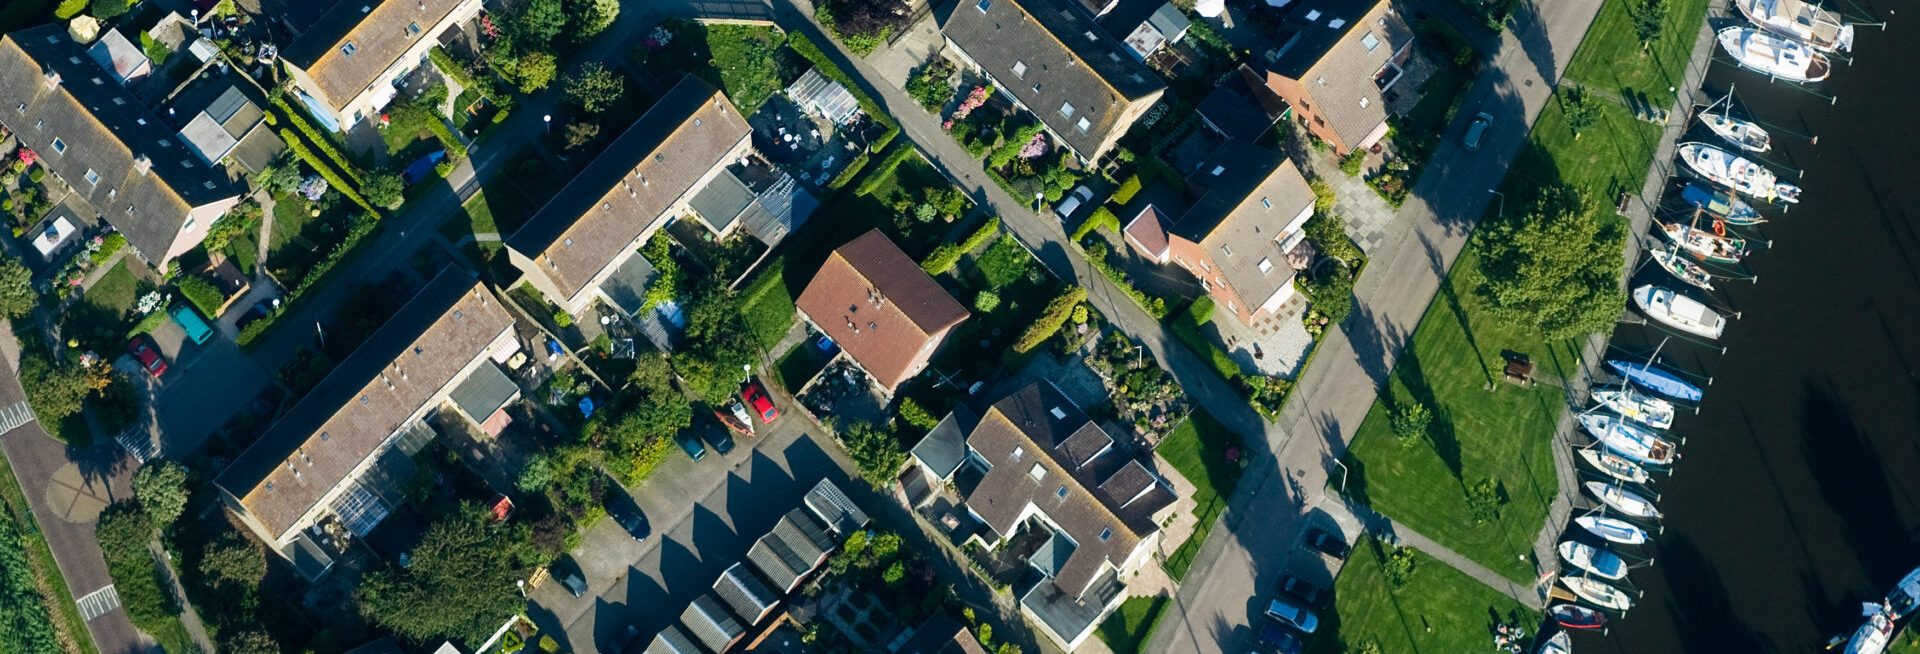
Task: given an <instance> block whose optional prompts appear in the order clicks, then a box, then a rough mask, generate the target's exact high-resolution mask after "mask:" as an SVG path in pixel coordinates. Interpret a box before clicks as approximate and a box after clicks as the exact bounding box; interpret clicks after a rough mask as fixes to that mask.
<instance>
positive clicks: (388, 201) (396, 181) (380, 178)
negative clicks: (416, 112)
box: [366, 119, 439, 210]
mask: <svg viewBox="0 0 1920 654" xmlns="http://www.w3.org/2000/svg"><path fill="white" fill-rule="evenodd" d="M434 122H436V123H437V122H439V121H438V119H436V120H435V121H434ZM405 190H406V183H405V182H402V181H400V176H399V175H396V174H393V173H375V174H374V175H373V179H371V180H368V181H367V187H366V192H367V201H368V202H372V203H374V204H377V205H380V207H381V208H383V209H388V210H392V209H396V208H399V207H400V203H402V202H406V200H407V197H406V194H405Z"/></svg>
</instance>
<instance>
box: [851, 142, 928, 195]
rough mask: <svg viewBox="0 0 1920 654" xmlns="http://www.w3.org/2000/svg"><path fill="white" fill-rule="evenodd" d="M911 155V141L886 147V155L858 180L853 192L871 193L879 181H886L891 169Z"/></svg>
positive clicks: (856, 193)
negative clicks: (863, 177) (864, 176)
mask: <svg viewBox="0 0 1920 654" xmlns="http://www.w3.org/2000/svg"><path fill="white" fill-rule="evenodd" d="M913 155H914V151H913V141H911V140H903V141H900V142H898V143H894V144H893V145H892V146H891V147H890V148H888V149H887V156H885V157H882V158H881V159H880V165H878V166H875V167H874V168H873V172H872V173H871V174H868V175H867V178H866V179H863V180H860V185H859V186H856V187H854V188H853V193H854V194H855V195H872V194H873V190H874V189H877V188H880V183H881V182H884V181H887V176H888V175H892V174H893V171H894V170H895V169H898V168H899V167H900V164H903V163H906V161H907V157H911V156H913ZM848 168H852V166H848Z"/></svg>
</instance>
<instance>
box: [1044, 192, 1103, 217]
mask: <svg viewBox="0 0 1920 654" xmlns="http://www.w3.org/2000/svg"><path fill="white" fill-rule="evenodd" d="M1091 201H1093V189H1090V188H1087V187H1085V186H1081V187H1080V188H1077V189H1074V190H1073V192H1072V193H1068V194H1067V197H1064V198H1060V204H1059V205H1056V206H1055V207H1054V208H1053V212H1054V213H1056V214H1059V215H1060V222H1066V221H1067V219H1068V218H1071V217H1073V212H1074V211H1075V210H1077V209H1079V208H1080V205H1083V204H1086V203H1088V202H1091Z"/></svg>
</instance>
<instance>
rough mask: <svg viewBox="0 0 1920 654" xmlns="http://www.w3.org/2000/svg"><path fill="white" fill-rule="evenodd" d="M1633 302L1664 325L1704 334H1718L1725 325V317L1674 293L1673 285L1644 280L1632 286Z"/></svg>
mask: <svg viewBox="0 0 1920 654" xmlns="http://www.w3.org/2000/svg"><path fill="white" fill-rule="evenodd" d="M1633 303H1634V304H1635V305H1638V306H1639V307H1640V310H1641V311H1642V312H1645V313H1646V314H1647V317H1649V318H1652V319H1654V320H1658V321H1660V323H1661V324H1664V325H1666V326H1668V327H1672V328H1674V329H1678V330H1680V331H1683V332H1686V333H1689V334H1693V335H1696V336H1704V337H1706V338H1720V335H1721V334H1722V333H1724V332H1725V331H1726V329H1727V318H1726V316H1722V315H1720V314H1718V313H1715V312H1714V310H1712V309H1709V308H1707V305H1705V304H1701V303H1700V301H1699V300H1695V299H1693V298H1690V297H1687V296H1685V295H1681V294H1679V293H1675V292H1674V291H1673V289H1670V288H1661V287H1659V286H1654V285H1652V284H1648V285H1646V286H1642V287H1640V288H1636V289H1633Z"/></svg>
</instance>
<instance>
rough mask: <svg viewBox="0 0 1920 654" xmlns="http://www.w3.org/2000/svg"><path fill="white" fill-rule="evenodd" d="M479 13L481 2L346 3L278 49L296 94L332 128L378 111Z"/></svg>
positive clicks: (408, 0)
mask: <svg viewBox="0 0 1920 654" xmlns="http://www.w3.org/2000/svg"><path fill="white" fill-rule="evenodd" d="M479 14H480V0H346V1H344V2H338V3H337V4H335V5H334V6H333V8H332V9H330V10H328V11H327V12H326V13H324V14H320V15H319V16H318V17H317V18H315V19H313V20H312V22H311V24H310V25H305V26H304V28H305V29H304V31H301V32H300V35H299V37H298V38H296V39H294V41H293V42H292V43H290V44H288V45H287V47H286V49H285V50H283V51H281V53H280V59H281V61H282V62H283V63H285V64H286V70H287V75H288V76H289V77H290V78H292V81H293V86H294V96H295V97H297V98H299V100H300V102H301V103H302V104H304V105H306V108H307V112H308V113H310V114H312V115H313V117H314V119H315V120H317V121H319V122H320V124H321V125H323V126H325V127H326V128H327V129H330V130H333V131H341V132H344V131H347V130H348V129H350V128H352V127H353V126H354V125H356V124H358V123H359V122H360V121H362V120H366V119H367V118H369V117H372V116H376V115H378V114H379V112H380V110H381V109H384V108H386V106H387V104H388V103H389V102H392V101H393V98H394V96H395V95H396V94H398V93H399V86H400V83H401V81H402V80H405V79H406V77H407V75H408V74H409V73H412V72H413V71H414V69H416V68H419V67H420V66H423V65H430V64H428V62H427V52H428V51H429V50H432V49H433V46H435V45H437V44H438V43H439V42H440V39H441V37H442V35H444V34H446V33H447V31H448V30H453V29H457V28H458V26H459V25H460V24H462V23H465V22H468V21H471V20H473V19H474V17H476V16H478V15H479Z"/></svg>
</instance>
